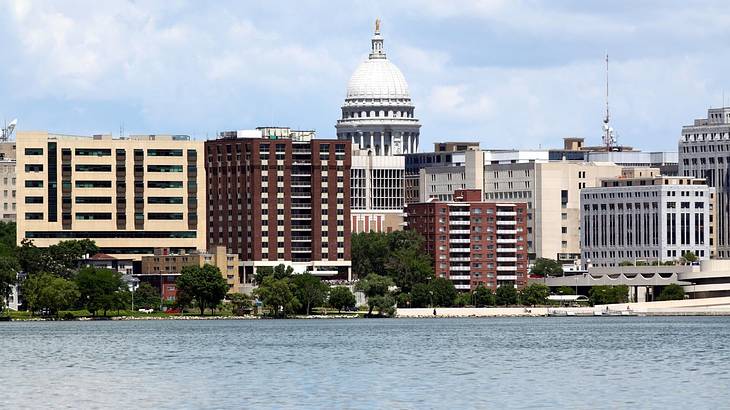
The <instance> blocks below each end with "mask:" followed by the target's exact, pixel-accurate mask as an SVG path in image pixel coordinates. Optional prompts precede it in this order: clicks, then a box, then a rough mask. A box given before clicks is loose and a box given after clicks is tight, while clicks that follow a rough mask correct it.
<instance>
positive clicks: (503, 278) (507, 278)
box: [497, 275, 517, 280]
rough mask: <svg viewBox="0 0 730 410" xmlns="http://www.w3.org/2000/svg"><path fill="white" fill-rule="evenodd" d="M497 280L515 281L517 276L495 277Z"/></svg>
mask: <svg viewBox="0 0 730 410" xmlns="http://www.w3.org/2000/svg"><path fill="white" fill-rule="evenodd" d="M497 280H517V275H497Z"/></svg>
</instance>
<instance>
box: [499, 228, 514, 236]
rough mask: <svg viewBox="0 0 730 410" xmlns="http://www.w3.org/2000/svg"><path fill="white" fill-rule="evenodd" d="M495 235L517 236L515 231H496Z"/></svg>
mask: <svg viewBox="0 0 730 410" xmlns="http://www.w3.org/2000/svg"><path fill="white" fill-rule="evenodd" d="M497 235H517V229H497Z"/></svg>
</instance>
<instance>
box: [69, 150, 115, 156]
mask: <svg viewBox="0 0 730 410" xmlns="http://www.w3.org/2000/svg"><path fill="white" fill-rule="evenodd" d="M75 153H76V155H78V156H82V157H108V156H111V155H112V150H111V149H109V148H76V151H75Z"/></svg>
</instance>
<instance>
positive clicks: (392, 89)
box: [347, 58, 411, 100]
mask: <svg viewBox="0 0 730 410" xmlns="http://www.w3.org/2000/svg"><path fill="white" fill-rule="evenodd" d="M361 98H372V99H384V100H399V99H400V100H404V99H407V100H410V99H411V95H410V93H409V92H408V83H407V82H406V79H405V77H403V73H401V72H400V70H399V69H398V67H396V66H395V64H393V63H391V62H390V61H388V60H387V59H384V58H379V59H368V60H365V61H363V62H362V63H361V64H360V66H359V67H357V70H355V72H354V73H353V74H352V77H350V82H349V83H347V99H361Z"/></svg>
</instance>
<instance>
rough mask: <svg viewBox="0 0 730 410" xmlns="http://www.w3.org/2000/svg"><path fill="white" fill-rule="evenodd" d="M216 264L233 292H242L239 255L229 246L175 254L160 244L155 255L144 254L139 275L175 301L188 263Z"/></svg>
mask: <svg viewBox="0 0 730 410" xmlns="http://www.w3.org/2000/svg"><path fill="white" fill-rule="evenodd" d="M205 264H208V265H213V266H215V267H217V268H218V269H219V270H220V271H221V275H222V276H223V277H224V278H225V279H226V282H227V283H228V289H229V292H231V293H241V292H242V290H243V286H244V280H243V278H242V277H241V276H240V275H239V268H238V255H236V254H231V253H228V252H227V251H226V248H225V246H216V247H214V248H212V249H211V250H210V251H209V252H205V251H196V252H192V253H186V254H174V253H171V250H170V249H168V248H156V249H155V250H154V255H152V256H150V255H147V256H143V257H142V263H141V269H140V272H139V274H138V275H137V276H138V277H139V278H140V280H142V281H145V282H148V283H150V284H151V285H152V286H154V287H156V288H157V289H159V290H160V295H161V297H162V300H166V301H171V302H172V301H175V300H176V298H177V285H176V283H175V281H176V280H177V278H178V277H179V276H180V274H181V273H182V270H183V268H185V267H187V266H201V267H202V266H203V265H205Z"/></svg>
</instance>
